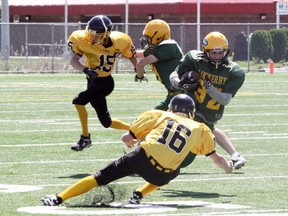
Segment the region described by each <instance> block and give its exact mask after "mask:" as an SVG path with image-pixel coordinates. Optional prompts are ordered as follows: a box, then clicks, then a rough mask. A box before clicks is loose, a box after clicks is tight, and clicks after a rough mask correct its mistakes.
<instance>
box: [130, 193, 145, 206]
mask: <svg viewBox="0 0 288 216" xmlns="http://www.w3.org/2000/svg"><path fill="white" fill-rule="evenodd" d="M142 198H143V196H142V193H141V192H139V191H134V192H133V194H132V196H131V197H130V199H129V201H128V202H129V204H140V202H141V200H142Z"/></svg>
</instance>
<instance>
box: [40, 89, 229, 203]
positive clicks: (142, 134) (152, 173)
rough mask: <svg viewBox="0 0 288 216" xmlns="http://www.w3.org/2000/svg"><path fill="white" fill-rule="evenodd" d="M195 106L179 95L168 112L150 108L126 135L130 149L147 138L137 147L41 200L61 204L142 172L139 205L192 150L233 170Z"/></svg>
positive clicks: (137, 194)
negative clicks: (142, 180) (195, 111)
mask: <svg viewBox="0 0 288 216" xmlns="http://www.w3.org/2000/svg"><path fill="white" fill-rule="evenodd" d="M194 107H195V104H194V101H193V100H192V98H191V97H189V96H188V95H185V94H179V95H176V96H174V97H173V98H172V100H171V101H170V104H169V111H168V112H166V111H162V110H150V111H146V112H144V113H142V114H141V115H140V116H139V117H138V119H137V120H136V121H135V122H134V123H133V124H132V126H131V127H130V131H129V132H128V133H125V134H124V135H123V136H122V141H123V142H124V143H125V144H126V145H127V146H128V147H129V148H132V147H133V146H134V145H135V144H136V143H137V142H138V141H139V140H143V141H142V142H141V144H140V145H139V146H137V148H135V149H134V150H133V151H131V152H130V153H128V154H126V155H124V156H122V157H121V158H120V159H118V160H116V161H114V162H112V163H110V164H109V165H108V166H106V167H105V168H103V169H101V170H100V171H98V172H96V173H94V174H93V175H91V176H88V177H85V178H83V179H81V180H80V181H78V182H76V183H75V184H74V185H72V186H71V187H69V188H67V189H66V190H64V191H62V192H60V193H57V194H52V195H46V196H44V197H43V198H42V199H41V200H42V202H43V204H44V205H47V206H56V205H60V204H61V203H62V202H64V201H65V200H67V199H69V198H71V197H75V196H78V195H80V194H83V193H85V192H87V191H89V190H91V189H92V188H95V187H99V186H102V185H107V184H109V183H111V182H113V181H115V180H117V179H120V178H123V177H126V176H129V175H132V174H138V175H139V176H141V177H142V178H143V179H145V181H147V183H146V184H144V185H143V186H142V187H140V188H138V189H136V190H135V191H134V192H133V195H132V197H131V198H130V199H129V203H130V204H139V203H140V201H141V199H142V198H143V197H145V196H146V195H147V194H149V193H151V192H153V191H155V190H156V189H158V188H159V187H161V186H163V185H166V184H168V183H169V182H170V181H171V180H172V179H174V178H176V177H177V176H178V175H179V172H180V164H181V163H182V162H183V160H184V159H185V158H186V156H187V155H188V153H189V152H192V153H193V154H200V155H206V156H209V157H210V158H211V159H212V160H213V162H214V163H215V164H216V165H217V166H218V167H220V168H222V169H223V170H224V171H225V172H226V173H231V172H232V169H233V164H232V161H226V160H225V158H224V157H223V156H222V155H220V154H218V153H217V152H216V149H215V141H214V136H213V134H212V132H211V130H210V129H209V128H208V127H207V126H206V125H205V124H203V123H198V122H196V121H194V120H193V119H192V118H193V116H194Z"/></svg>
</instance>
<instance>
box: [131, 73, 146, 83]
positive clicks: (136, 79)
mask: <svg viewBox="0 0 288 216" xmlns="http://www.w3.org/2000/svg"><path fill="white" fill-rule="evenodd" d="M134 81H135V82H138V81H139V82H142V81H146V82H148V79H147V77H145V76H144V75H143V77H138V76H137V74H136V75H135V78H134Z"/></svg>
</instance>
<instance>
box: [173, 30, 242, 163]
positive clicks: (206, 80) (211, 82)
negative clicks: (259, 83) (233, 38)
mask: <svg viewBox="0 0 288 216" xmlns="http://www.w3.org/2000/svg"><path fill="white" fill-rule="evenodd" d="M202 49H203V50H202V51H197V50H191V51H189V52H188V53H187V54H186V55H185V56H184V57H183V59H182V60H181V61H180V64H179V65H178V66H177V68H176V70H175V71H174V72H173V73H172V74H171V75H170V81H171V84H172V85H173V86H174V87H175V88H180V89H183V90H186V91H185V92H186V94H188V95H189V96H191V97H192V98H193V100H194V101H195V108H196V111H195V119H194V120H196V121H198V122H204V123H205V124H206V125H207V126H208V127H209V128H210V129H211V130H212V131H213V134H214V135H215V137H216V141H217V143H218V144H219V145H220V146H221V147H222V148H223V149H224V150H226V151H227V152H228V153H229V154H230V155H231V159H232V161H233V163H234V168H235V169H240V168H241V167H242V166H244V165H245V163H246V159H245V158H244V157H243V156H241V155H239V153H238V152H237V151H236V149H235V148H234V146H233V144H232V142H231V141H230V140H229V139H228V137H227V136H226V134H225V133H224V132H223V131H221V130H219V129H217V128H215V125H216V123H217V121H218V120H220V119H221V118H222V116H223V113H224V108H225V106H226V105H228V104H229V102H230V101H231V99H232V97H234V96H235V94H236V93H237V91H238V90H239V89H240V87H241V86H242V85H243V83H244V80H245V72H244V71H243V69H242V68H241V67H240V66H239V65H238V64H236V63H234V62H232V61H230V60H229V59H228V56H229V44H228V41H227V39H226V37H225V36H224V35H223V34H222V33H220V32H211V33H209V34H207V35H206V36H205V38H204V39H203V42H202ZM190 71H193V72H197V73H199V74H200V78H201V79H200V80H189V78H188V76H185V75H184V74H185V73H186V74H187V72H190ZM181 77H184V78H182V79H181ZM189 82H190V86H189ZM184 84H185V85H184Z"/></svg>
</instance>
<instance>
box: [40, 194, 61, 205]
mask: <svg viewBox="0 0 288 216" xmlns="http://www.w3.org/2000/svg"><path fill="white" fill-rule="evenodd" d="M41 201H42V202H43V205H45V206H57V205H60V204H61V203H62V199H61V198H60V197H58V196H57V195H56V194H51V195H46V196H44V197H43V198H41Z"/></svg>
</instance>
